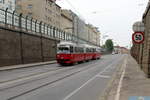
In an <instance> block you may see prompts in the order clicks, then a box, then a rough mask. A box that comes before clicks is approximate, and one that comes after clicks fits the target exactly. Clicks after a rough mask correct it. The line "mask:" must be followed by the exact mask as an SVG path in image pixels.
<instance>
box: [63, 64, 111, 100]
mask: <svg viewBox="0 0 150 100" xmlns="http://www.w3.org/2000/svg"><path fill="white" fill-rule="evenodd" d="M112 65H113V64H110V65H108V66H107V67H106V68H105V69H104V70H103V71H101V72H99V73H98V74H97V75H95V76H94V77H92V78H91V79H89V80H88V81H87V82H85V83H84V84H83V85H82V86H80V87H79V88H77V89H76V90H74V91H73V92H71V93H70V94H69V95H67V96H66V97H65V98H64V99H63V100H68V99H69V98H70V97H71V96H73V95H74V94H75V93H77V92H78V91H79V90H80V89H81V88H83V87H84V86H86V85H87V84H88V83H90V82H91V81H93V80H94V79H95V78H96V77H97V76H99V75H101V74H102V73H103V72H105V71H106V70H107V69H109V68H110V67H111V66H112Z"/></svg>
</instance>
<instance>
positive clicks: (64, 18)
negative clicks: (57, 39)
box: [60, 9, 73, 34]
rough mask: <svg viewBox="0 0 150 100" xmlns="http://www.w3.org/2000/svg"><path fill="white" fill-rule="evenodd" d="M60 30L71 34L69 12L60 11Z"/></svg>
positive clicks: (71, 18)
mask: <svg viewBox="0 0 150 100" xmlns="http://www.w3.org/2000/svg"><path fill="white" fill-rule="evenodd" d="M60 21H61V25H60V26H61V29H62V30H64V31H66V32H67V33H70V34H73V16H72V15H71V11H70V10H66V9H62V10H61V18H60Z"/></svg>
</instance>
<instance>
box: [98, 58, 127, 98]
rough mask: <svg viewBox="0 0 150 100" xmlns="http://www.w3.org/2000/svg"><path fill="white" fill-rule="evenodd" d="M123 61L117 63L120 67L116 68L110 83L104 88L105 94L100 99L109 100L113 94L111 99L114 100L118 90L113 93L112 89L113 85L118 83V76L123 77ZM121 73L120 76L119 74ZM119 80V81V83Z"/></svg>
mask: <svg viewBox="0 0 150 100" xmlns="http://www.w3.org/2000/svg"><path fill="white" fill-rule="evenodd" d="M125 59H126V58H124V59H123V60H122V61H124V60H125ZM122 65H123V62H122V63H120V64H117V65H116V66H118V68H117V69H116V72H115V73H114V74H113V76H112V79H111V80H110V81H109V82H108V85H107V86H106V88H105V89H104V92H103V94H102V95H101V96H100V97H99V100H109V99H108V98H109V97H110V96H112V98H111V100H114V96H115V95H116V91H117V90H115V91H114V92H115V94H114V93H111V90H113V86H114V85H115V84H114V83H116V82H115V81H117V79H118V77H121V76H120V75H121V73H122V71H123V68H122ZM117 75H119V76H117ZM118 83H119V82H118V81H117V84H118Z"/></svg>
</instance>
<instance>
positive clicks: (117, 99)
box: [115, 59, 127, 100]
mask: <svg viewBox="0 0 150 100" xmlns="http://www.w3.org/2000/svg"><path fill="white" fill-rule="evenodd" d="M122 67H124V69H123V72H122V75H121V78H120V81H119V85H118V88H117V93H116V96H115V100H120V90H121V88H122V81H123V77H124V75H125V71H126V67H127V59H125V61H124V63H123V65H122Z"/></svg>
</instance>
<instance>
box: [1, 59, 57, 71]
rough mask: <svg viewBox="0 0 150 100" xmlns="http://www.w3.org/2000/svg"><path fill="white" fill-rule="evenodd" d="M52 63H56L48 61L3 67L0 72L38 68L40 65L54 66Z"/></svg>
mask: <svg viewBox="0 0 150 100" xmlns="http://www.w3.org/2000/svg"><path fill="white" fill-rule="evenodd" d="M54 63H56V61H55V60H54V61H48V62H39V63H31V64H20V65H12V66H4V67H0V71H4V70H12V69H19V68H27V67H34V66H40V65H48V64H54Z"/></svg>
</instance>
